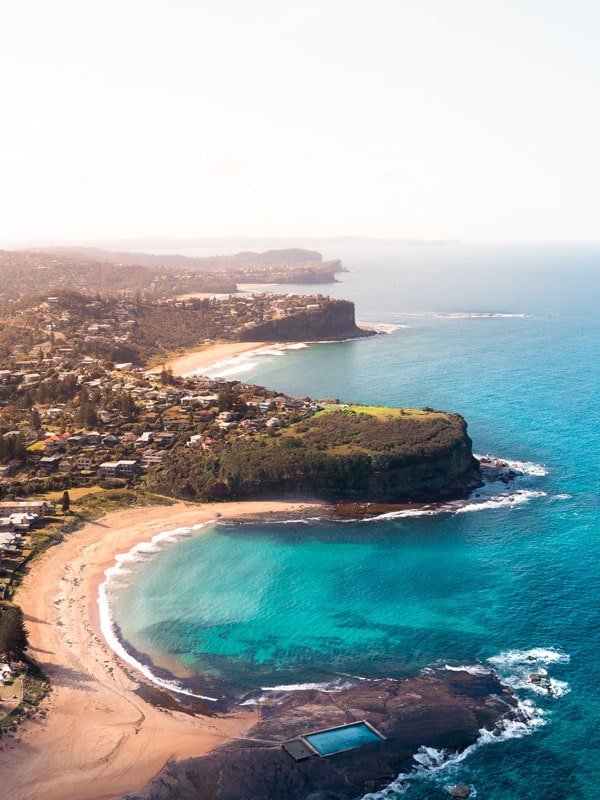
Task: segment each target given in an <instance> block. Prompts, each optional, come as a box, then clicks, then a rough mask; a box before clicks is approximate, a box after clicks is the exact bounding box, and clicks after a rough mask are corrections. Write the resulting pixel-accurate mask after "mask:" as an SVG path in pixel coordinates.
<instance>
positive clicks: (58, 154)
mask: <svg viewBox="0 0 600 800" xmlns="http://www.w3.org/2000/svg"><path fill="white" fill-rule="evenodd" d="M1 19H2V43H1V47H0V75H1V76H2V78H1V82H0V98H1V106H0V108H1V114H2V116H1V124H0V220H1V226H0V244H4V245H7V244H9V243H12V242H20V241H24V240H38V241H39V240H44V239H46V240H49V239H52V240H82V241H83V240H99V239H102V238H109V237H132V236H148V235H156V236H215V235H257V236H265V235H274V236H286V235H308V236H311V235H313V236H317V235H319V236H324V235H329V236H335V235H343V234H349V235H352V234H355V235H367V236H382V237H398V236H399V237H424V238H445V237H459V238H461V239H467V240H472V239H478V240H481V239H493V240H516V239H530V240H531V239H562V240H564V239H600V231H599V225H598V207H599V205H600V203H599V202H598V197H597V195H598V192H599V187H600V102H599V99H600V80H599V77H600V55H599V51H598V36H599V34H600V3H599V2H598V1H597V0H589V2H587V1H586V0H539V1H538V0H494V1H493V2H492V1H491V0H470V1H469V0H369V2H367V0H361V1H360V2H358V1H355V0H339V1H338V0H319V2H314V1H313V0H302V2H295V1H294V0H168V1H167V0H18V2H17V1H16V0H15V1H14V2H9V1H8V0H3V2H2V16H1Z"/></svg>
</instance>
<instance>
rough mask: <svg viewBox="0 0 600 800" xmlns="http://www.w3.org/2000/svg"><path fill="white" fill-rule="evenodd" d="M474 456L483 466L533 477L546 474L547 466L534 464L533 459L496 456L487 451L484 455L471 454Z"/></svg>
mask: <svg viewBox="0 0 600 800" xmlns="http://www.w3.org/2000/svg"><path fill="white" fill-rule="evenodd" d="M473 455H474V457H475V458H476V459H477V460H478V461H481V462H482V464H483V466H484V467H485V466H491V467H493V468H499V469H504V470H506V471H508V470H512V471H513V472H516V473H517V474H519V473H520V474H522V475H532V476H534V477H539V478H541V477H544V476H545V475H547V474H548V470H547V468H546V467H545V466H544V465H543V464H536V463H535V462H533V461H518V460H516V459H513V458H498V457H497V456H492V455H490V454H489V453H486V454H485V455H478V454H475V453H474V454H473Z"/></svg>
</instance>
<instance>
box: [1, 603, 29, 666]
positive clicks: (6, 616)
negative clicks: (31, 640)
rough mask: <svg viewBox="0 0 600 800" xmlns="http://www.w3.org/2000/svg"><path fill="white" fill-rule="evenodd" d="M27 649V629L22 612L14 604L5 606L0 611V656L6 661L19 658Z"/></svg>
mask: <svg viewBox="0 0 600 800" xmlns="http://www.w3.org/2000/svg"><path fill="white" fill-rule="evenodd" d="M26 649H27V630H26V628H25V623H24V622H23V613H22V611H21V609H20V608H17V607H16V606H5V607H4V608H3V609H2V610H1V613H0V656H1V657H2V658H5V659H6V660H7V661H8V662H10V661H14V660H18V659H21V658H22V657H23V654H24V652H25V650H26Z"/></svg>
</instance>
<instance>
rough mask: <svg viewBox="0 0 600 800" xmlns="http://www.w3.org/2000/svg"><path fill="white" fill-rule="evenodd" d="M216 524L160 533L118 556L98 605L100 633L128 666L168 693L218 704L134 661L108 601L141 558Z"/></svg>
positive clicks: (202, 524)
mask: <svg viewBox="0 0 600 800" xmlns="http://www.w3.org/2000/svg"><path fill="white" fill-rule="evenodd" d="M214 522H216V520H209V521H208V522H199V523H197V524H196V525H191V526H190V527H184V528H175V529H173V530H171V531H162V532H161V533H157V534H156V535H155V536H153V537H152V539H151V540H150V541H147V542H139V543H138V544H136V545H134V546H133V547H132V548H131V550H129V551H128V552H127V553H119V554H117V555H116V556H115V562H116V563H115V565H114V566H112V567H108V569H106V570H104V576H105V580H104V581H103V582H102V583H101V584H100V586H99V587H98V600H97V602H98V607H99V615H100V630H101V631H102V635H103V636H104V639H105V640H106V642H107V644H108V645H109V647H110V648H111V649H112V650H113V651H114V652H115V653H116V654H117V655H118V656H119V658H121V659H122V660H123V661H125V662H126V663H127V664H130V665H131V666H132V667H135V669H137V670H138V671H139V672H141V673H142V675H143V676H144V677H145V678H147V679H148V680H149V681H151V682H152V683H154V684H156V685H158V686H160V687H162V688H163V689H167V690H168V691H171V692H175V693H177V694H183V695H187V696H188V697H194V698H196V699H199V700H211V701H213V702H216V701H217V700H218V698H217V697H208V696H206V695H201V694H194V692H192V691H190V690H189V689H186V688H184V687H182V686H181V685H180V684H178V683H177V682H176V681H167V680H164V679H163V678H160V677H159V676H158V675H155V674H154V672H152V670H151V669H150V667H148V665H146V664H142V663H141V662H140V661H138V659H136V658H134V656H132V655H131V653H130V652H128V650H127V649H126V648H125V646H124V645H123V642H122V641H121V639H120V637H119V635H118V632H117V631H118V627H117V624H116V621H115V619H114V617H113V615H112V612H111V607H110V600H109V597H108V594H109V592H108V590H109V586H110V583H111V582H112V581H118V579H119V578H120V577H122V576H123V575H126V574H128V573H130V572H131V570H128V569H127V566H126V565H127V564H128V563H132V562H135V561H139V560H140V556H143V555H146V554H150V553H156V552H157V551H158V550H160V549H161V545H163V544H166V543H167V542H172V541H176V540H178V539H180V538H181V537H183V536H189V535H190V534H192V533H194V532H195V531H198V530H200V529H202V528H204V527H206V526H207V525H211V524H214Z"/></svg>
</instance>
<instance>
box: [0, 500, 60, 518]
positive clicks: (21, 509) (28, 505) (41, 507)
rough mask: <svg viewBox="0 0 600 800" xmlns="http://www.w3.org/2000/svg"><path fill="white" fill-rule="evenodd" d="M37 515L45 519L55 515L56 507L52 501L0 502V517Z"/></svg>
mask: <svg viewBox="0 0 600 800" xmlns="http://www.w3.org/2000/svg"><path fill="white" fill-rule="evenodd" d="M21 513H25V514H37V515H38V516H39V517H45V516H47V515H48V514H54V513H56V505H55V504H54V502H53V501H52V500H3V501H2V502H0V517H10V515H11V514H21Z"/></svg>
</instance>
